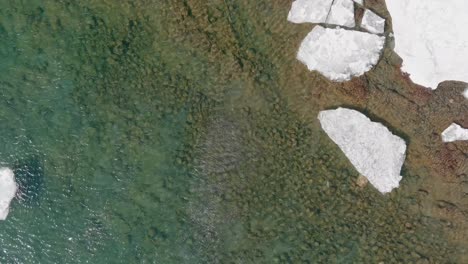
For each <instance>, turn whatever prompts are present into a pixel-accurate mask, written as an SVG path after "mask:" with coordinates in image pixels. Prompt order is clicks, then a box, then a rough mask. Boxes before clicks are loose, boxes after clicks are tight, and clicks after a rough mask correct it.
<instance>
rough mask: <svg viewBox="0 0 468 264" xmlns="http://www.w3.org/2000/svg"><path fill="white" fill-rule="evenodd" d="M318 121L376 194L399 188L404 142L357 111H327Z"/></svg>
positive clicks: (404, 150)
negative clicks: (377, 191)
mask: <svg viewBox="0 0 468 264" xmlns="http://www.w3.org/2000/svg"><path fill="white" fill-rule="evenodd" d="M318 119H319V120H320V124H321V126H322V128H323V130H324V131H325V132H326V133H327V134H328V136H329V137H330V138H331V139H332V140H333V141H334V142H335V143H336V144H337V145H338V147H340V149H341V150H342V151H343V152H344V154H345V155H346V157H347V158H348V159H349V160H350V161H351V163H352V164H353V166H354V167H355V168H356V170H357V171H358V172H359V173H360V174H362V175H363V176H364V177H366V178H367V179H368V180H369V182H370V183H371V184H372V185H373V186H374V187H375V188H376V189H377V190H379V191H380V192H381V193H388V192H390V191H392V189H393V188H396V187H398V186H399V182H400V180H401V179H402V177H401V176H400V170H401V167H402V166H403V162H404V161H405V156H406V155H405V152H406V143H405V141H404V140H403V139H401V138H399V137H398V136H395V135H393V134H392V133H391V132H390V131H389V130H388V129H387V128H386V127H385V126H384V125H382V124H381V123H377V122H372V121H371V120H370V119H369V118H368V117H366V116H365V115H363V114H362V113H360V112H358V111H356V110H351V109H346V108H338V109H336V110H325V111H321V112H320V114H319V116H318Z"/></svg>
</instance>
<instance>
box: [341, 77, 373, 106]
mask: <svg viewBox="0 0 468 264" xmlns="http://www.w3.org/2000/svg"><path fill="white" fill-rule="evenodd" d="M343 91H344V93H345V94H346V95H347V96H349V97H351V98H352V99H353V100H356V101H359V102H362V101H365V100H367V99H368V97H369V91H368V90H367V84H366V82H365V81H364V79H363V78H353V79H352V80H351V81H349V82H345V83H344V84H343Z"/></svg>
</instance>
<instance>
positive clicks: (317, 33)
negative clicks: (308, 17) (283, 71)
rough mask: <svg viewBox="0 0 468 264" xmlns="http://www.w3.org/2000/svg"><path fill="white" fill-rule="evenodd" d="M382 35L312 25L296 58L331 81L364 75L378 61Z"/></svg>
mask: <svg viewBox="0 0 468 264" xmlns="http://www.w3.org/2000/svg"><path fill="white" fill-rule="evenodd" d="M384 42H385V37H381V36H377V35H373V34H369V33H365V32H360V31H355V30H346V29H342V28H335V29H331V28H324V27H321V26H315V27H314V29H313V30H312V31H311V32H310V33H309V34H308V35H307V36H306V37H305V39H304V40H303V41H302V43H301V46H300V48H299V52H298V53H297V59H298V60H299V61H301V62H302V63H304V64H305V65H307V68H308V69H309V70H311V71H313V70H317V71H318V72H320V73H322V74H323V75H324V76H325V77H327V78H328V79H330V80H332V81H347V80H350V79H351V77H353V76H360V75H363V74H364V73H365V72H367V71H369V70H370V69H371V68H372V67H373V66H374V65H375V64H376V63H377V62H378V60H379V57H380V53H381V51H382V49H383V46H384Z"/></svg>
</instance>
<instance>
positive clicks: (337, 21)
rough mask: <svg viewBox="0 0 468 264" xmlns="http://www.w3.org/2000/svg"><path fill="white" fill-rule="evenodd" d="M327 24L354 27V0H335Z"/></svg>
mask: <svg viewBox="0 0 468 264" xmlns="http://www.w3.org/2000/svg"><path fill="white" fill-rule="evenodd" d="M326 23H327V24H334V25H340V26H345V27H354V26H355V22H354V3H353V1H352V0H335V1H334V2H333V5H332V7H331V9H330V14H329V15H328V19H327V22H326Z"/></svg>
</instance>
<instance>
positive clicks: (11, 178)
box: [0, 167, 18, 220]
mask: <svg viewBox="0 0 468 264" xmlns="http://www.w3.org/2000/svg"><path fill="white" fill-rule="evenodd" d="M17 190H18V185H17V184H16V182H15V174H14V173H13V171H12V170H11V169H10V168H6V167H3V168H0V220H5V219H6V217H7V216H8V213H9V211H10V203H11V200H13V198H14V197H15V195H16V191H17Z"/></svg>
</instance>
